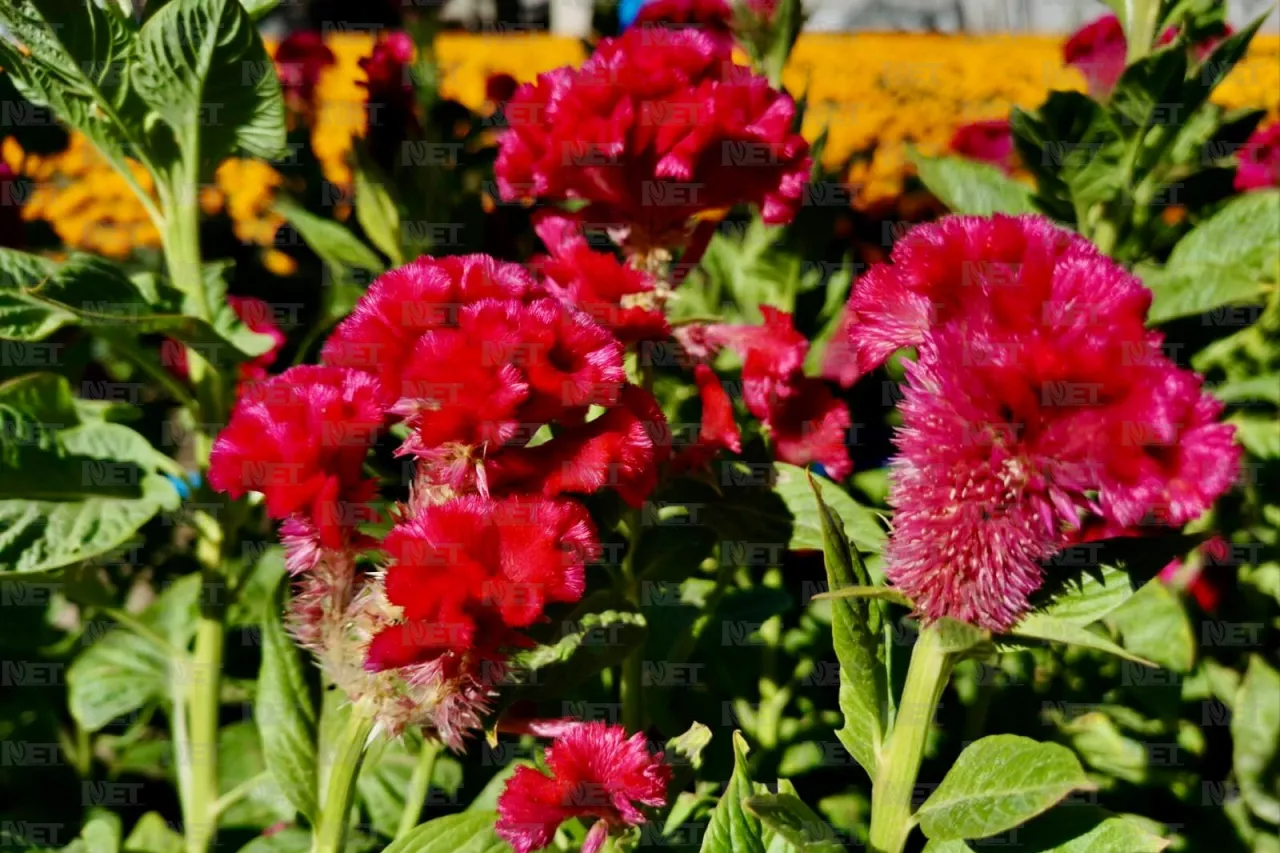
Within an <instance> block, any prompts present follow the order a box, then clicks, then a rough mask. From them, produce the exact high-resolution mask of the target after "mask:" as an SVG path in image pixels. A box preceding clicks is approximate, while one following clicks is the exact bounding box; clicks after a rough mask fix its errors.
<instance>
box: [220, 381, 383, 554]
mask: <svg viewBox="0 0 1280 853" xmlns="http://www.w3.org/2000/svg"><path fill="white" fill-rule="evenodd" d="M382 420H383V410H382V408H381V407H380V406H379V404H378V383H377V381H376V380H374V379H373V378H371V377H369V376H367V375H365V374H362V373H358V372H356V371H353V370H345V369H342V368H337V367H310V366H303V367H293V368H290V369H289V370H286V371H285V372H284V373H281V374H280V375H278V376H274V377H272V378H270V379H268V380H266V381H264V382H255V383H250V384H248V385H247V386H246V387H245V389H244V393H243V395H242V396H241V398H240V401H239V403H238V404H237V405H236V408H235V411H233V412H232V415H231V422H230V423H228V424H227V426H226V427H225V428H224V429H223V430H222V432H220V433H219V434H218V438H217V440H216V441H215V442H214V445H213V451H212V453H211V455H210V459H209V482H210V484H212V486H213V487H214V488H215V489H217V490H218V491H221V492H226V493H227V494H228V495H230V496H231V497H232V498H239V497H241V496H243V495H244V494H245V493H246V492H250V491H256V492H261V493H262V494H263V496H264V497H265V498H266V500H265V505H266V509H267V514H268V515H270V516H271V517H272V518H280V519H284V518H288V517H289V516H292V515H295V514H296V515H300V516H301V517H302V518H304V519H306V520H307V521H308V522H309V523H310V524H311V525H312V526H313V527H314V528H315V529H316V531H317V533H318V536H319V539H320V541H322V542H323V543H325V545H326V546H327V547H330V548H337V547H341V545H342V543H343V542H345V541H346V539H347V537H348V535H349V533H350V532H351V531H352V530H353V529H354V527H355V525H356V524H357V523H358V522H359V521H362V520H366V519H367V516H368V510H367V508H365V506H364V505H365V502H367V501H368V500H369V499H370V498H371V497H372V495H373V491H374V488H375V487H376V484H375V483H374V481H372V480H367V479H365V477H364V474H363V472H362V466H363V465H364V459H365V455H366V454H367V452H368V450H369V447H370V446H371V445H372V444H373V442H374V440H375V438H376V437H377V434H378V431H379V430H380V428H381V426H382Z"/></svg>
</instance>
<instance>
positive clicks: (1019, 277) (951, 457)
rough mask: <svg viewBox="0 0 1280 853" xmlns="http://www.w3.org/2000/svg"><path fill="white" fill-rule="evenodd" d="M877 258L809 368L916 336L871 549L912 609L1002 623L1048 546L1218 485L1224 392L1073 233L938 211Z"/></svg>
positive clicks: (1205, 502)
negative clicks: (1181, 358)
mask: <svg viewBox="0 0 1280 853" xmlns="http://www.w3.org/2000/svg"><path fill="white" fill-rule="evenodd" d="M892 260H893V262H892V264H881V265H877V266H875V267H873V268H872V269H871V270H870V271H869V272H868V273H867V274H866V275H865V276H863V278H862V279H861V280H860V281H859V282H858V284H857V286H856V288H855V290H854V292H853V294H852V295H851V297H850V300H849V304H848V306H847V307H846V310H845V316H844V318H843V323H844V325H843V331H842V334H841V335H839V336H838V338H837V343H836V344H833V346H832V347H831V348H830V349H829V350H828V357H827V370H828V374H829V375H830V376H831V377H832V378H835V379H838V380H839V381H841V382H843V383H846V384H849V383H852V382H853V381H854V380H856V379H858V378H859V377H861V376H863V375H865V374H866V373H868V372H869V371H871V370H873V369H874V368H876V367H878V366H879V365H881V364H883V363H884V362H885V360H886V359H888V358H889V356H890V355H892V354H893V353H894V352H896V351H897V350H900V349H902V348H904V347H916V348H918V353H919V355H918V358H917V360H916V361H914V362H912V363H910V364H908V365H907V382H906V389H905V394H904V398H903V401H902V403H901V405H900V409H899V410H900V411H901V413H902V420H903V422H902V427H901V428H900V429H899V430H898V433H897V436H896V439H895V440H896V444H897V447H898V451H899V455H898V456H897V457H896V459H895V460H894V461H893V463H892V469H893V484H892V489H891V492H890V503H891V504H892V506H893V507H894V510H895V515H894V534H893V537H892V539H891V542H890V545H889V548H888V551H887V554H886V556H887V558H888V575H889V577H890V579H891V580H892V581H893V583H894V584H896V585H897V586H898V587H900V588H901V589H902V590H903V591H905V592H906V593H908V594H909V595H910V596H911V597H912V599H913V600H914V601H915V602H916V606H917V608H918V609H919V611H920V612H921V613H922V614H923V615H924V616H925V617H926V618H929V619H938V618H941V617H944V616H945V617H952V618H955V619H959V620H963V621H965V622H970V623H974V624H978V625H981V626H983V627H986V628H989V629H992V630H1003V629H1007V628H1009V627H1010V626H1012V625H1013V624H1014V623H1016V622H1017V621H1018V619H1019V618H1020V617H1021V616H1022V615H1023V614H1024V613H1026V612H1027V610H1028V609H1029V607H1030V605H1029V598H1030V596H1031V594H1032V593H1033V592H1035V591H1036V590H1037V589H1038V588H1039V587H1040V585H1041V584H1042V582H1043V578H1044V568H1043V564H1044V562H1045V561H1046V560H1049V559H1050V558H1051V557H1053V555H1054V554H1055V553H1056V552H1058V551H1059V550H1061V549H1062V548H1064V547H1066V546H1068V545H1070V544H1072V543H1074V542H1079V541H1083V540H1085V539H1086V538H1099V536H1098V533H1097V531H1102V533H1101V535H1103V536H1116V535H1126V534H1135V533H1137V532H1138V531H1139V529H1140V528H1142V527H1143V526H1149V525H1153V524H1154V525H1181V524H1183V523H1185V522H1187V521H1189V520H1191V519H1193V518H1195V517H1197V516H1198V515H1200V514H1201V513H1202V512H1204V510H1206V509H1207V508H1208V507H1209V506H1210V505H1211V504H1212V502H1213V501H1214V500H1215V499H1216V498H1217V497H1218V496H1219V495H1221V494H1222V493H1223V492H1224V491H1226V490H1227V489H1228V488H1229V487H1230V486H1231V484H1232V482H1233V480H1234V478H1235V475H1236V471H1237V468H1238V465H1239V456H1240V452H1239V448H1238V447H1236V446H1235V445H1234V443H1233V428H1232V427H1231V426H1229V425H1226V424H1223V423H1220V422H1219V420H1218V419H1219V416H1220V414H1221V412H1222V405H1221V404H1220V403H1219V402H1217V401H1216V400H1215V399H1214V398H1213V397H1211V396H1210V395H1209V394H1208V393H1207V392H1206V391H1205V390H1204V389H1203V388H1202V387H1201V379H1200V377H1199V376H1197V375H1196V374H1194V373H1192V372H1190V371H1188V370H1184V369H1182V368H1179V367H1178V366H1177V365H1175V364H1174V363H1173V362H1172V361H1170V360H1169V358H1168V357H1167V356H1165V354H1164V353H1163V351H1162V349H1161V345H1162V336H1161V334H1160V333H1159V332H1157V331H1153V330H1151V329H1148V328H1147V327H1146V322H1145V321H1146V315H1147V310H1148V308H1149V306H1150V303H1151V293H1150V292H1149V291H1148V290H1147V289H1146V288H1145V287H1144V286H1143V285H1142V283H1141V282H1140V281H1139V280H1138V279H1137V278H1135V277H1134V276H1132V275H1130V274H1128V273H1127V272H1125V271H1124V270H1123V269H1122V268H1121V267H1119V266H1118V265H1117V264H1115V263H1114V262H1113V261H1111V260H1110V259H1109V258H1107V257H1105V256H1104V255H1102V254H1101V253H1100V252H1098V250H1097V249H1096V248H1095V247H1094V246H1093V245H1092V244H1091V243H1089V242H1088V241H1087V240H1085V239H1084V238H1082V237H1080V236H1078V235H1076V234H1074V233H1071V232H1068V231H1064V230H1062V229H1060V228H1058V227H1057V226H1055V225H1053V224H1052V223H1051V222H1049V221H1048V220H1046V219H1044V218H1041V217H1035V216H1022V217H1016V218H1015V217H1008V216H995V217H993V218H990V219H987V218H978V217H964V216H955V217H949V218H946V219H943V220H941V221H939V222H936V223H931V224H928V225H922V226H918V227H917V228H915V229H914V230H912V231H911V232H909V233H908V234H907V235H906V236H905V237H904V238H903V239H902V240H900V241H899V242H898V244H897V245H896V246H895V247H894V250H893V254H892ZM1085 530H1089V531H1091V532H1090V533H1088V534H1086V533H1085V532H1084V531H1085Z"/></svg>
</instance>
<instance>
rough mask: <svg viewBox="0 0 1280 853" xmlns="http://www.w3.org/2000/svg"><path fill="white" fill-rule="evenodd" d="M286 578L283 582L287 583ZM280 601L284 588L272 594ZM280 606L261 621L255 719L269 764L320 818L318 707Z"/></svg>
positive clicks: (300, 804) (310, 815)
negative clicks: (286, 627) (282, 616)
mask: <svg viewBox="0 0 1280 853" xmlns="http://www.w3.org/2000/svg"><path fill="white" fill-rule="evenodd" d="M287 586H288V585H287V583H284V584H281V587H282V589H287ZM273 600H274V601H276V602H277V604H278V605H280V604H282V603H283V598H282V596H281V595H280V594H277V595H275V596H273ZM282 609H283V608H282V607H281V606H277V607H274V608H272V609H271V612H269V613H268V614H267V615H266V618H265V619H263V621H262V668H261V670H260V671H259V674H258V694H257V702H256V704H255V706H254V714H253V716H254V719H255V720H257V723H258V735H259V737H261V738H262V753H263V757H264V758H265V759H266V764H267V769H268V770H270V771H271V775H272V776H273V777H275V780H276V784H278V785H279V786H280V790H281V791H283V792H284V795H285V796H286V797H288V798H289V802H291V803H293V804H294V806H296V807H297V809H298V811H300V812H302V814H304V815H306V817H307V819H308V820H310V821H311V822H312V823H313V824H314V823H316V821H317V818H318V814H319V808H318V806H317V794H316V778H317V773H316V712H315V708H314V706H313V705H312V703H311V694H310V691H309V690H308V689H307V682H306V679H305V677H304V675H303V670H302V663H301V661H300V660H299V656H298V649H297V648H296V647H295V646H294V644H293V641H292V640H291V639H290V638H289V635H288V634H287V633H285V630H284V625H283V624H282V623H281V612H282Z"/></svg>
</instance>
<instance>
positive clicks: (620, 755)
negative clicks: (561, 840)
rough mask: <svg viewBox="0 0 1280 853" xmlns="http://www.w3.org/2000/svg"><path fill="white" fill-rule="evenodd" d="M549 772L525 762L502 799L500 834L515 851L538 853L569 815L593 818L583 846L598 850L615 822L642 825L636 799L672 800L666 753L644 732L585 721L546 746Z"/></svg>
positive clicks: (652, 803)
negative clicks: (629, 732)
mask: <svg viewBox="0 0 1280 853" xmlns="http://www.w3.org/2000/svg"><path fill="white" fill-rule="evenodd" d="M547 768H548V769H549V770H550V771H551V775H550V776H546V775H544V774H543V773H541V772H540V771H538V770H535V769H534V768H532V767H521V768H519V769H518V770H516V772H515V774H514V775H513V776H512V777H511V779H510V780H509V781H508V782H507V787H506V789H505V790H503V792H502V796H501V797H499V798H498V823H497V826H496V829H497V832H498V834H499V835H500V836H502V837H503V838H504V839H506V840H507V842H508V843H509V844H511V846H512V847H513V848H515V850H516V853H532V851H534V850H541V849H542V848H544V847H546V846H548V845H549V844H551V841H552V839H553V838H554V837H555V831H556V828H557V827H558V826H559V825H560V824H561V823H563V822H564V821H566V820H569V819H570V818H575V817H579V818H586V817H595V818H599V821H598V822H597V823H596V824H595V825H594V826H592V827H591V830H590V832H588V833H587V838H586V840H585V841H583V843H582V853H596V851H598V850H599V849H600V847H601V846H602V845H603V844H604V842H605V839H606V838H607V837H608V834H609V830H610V829H611V828H625V827H629V826H639V825H640V824H642V823H644V822H645V816H644V813H643V812H641V811H640V809H639V808H637V807H636V804H637V803H639V804H642V805H646V806H655V807H656V806H662V805H664V804H665V803H666V801H667V785H668V783H669V782H670V781H671V768H670V767H668V766H666V765H665V764H663V763H662V753H658V754H657V755H650V754H649V749H648V744H647V742H646V740H645V736H644V735H643V734H640V733H637V734H634V735H632V736H631V737H630V738H628V737H627V734H626V730H625V729H624V728H622V727H621V726H613V725H608V724H606V723H601V722H592V723H580V724H578V725H577V726H574V727H571V728H569V729H567V730H566V731H564V732H563V733H562V734H561V735H560V736H558V737H557V738H556V739H555V741H554V742H553V743H552V745H551V746H550V747H549V748H548V749H547Z"/></svg>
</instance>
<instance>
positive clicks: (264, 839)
mask: <svg viewBox="0 0 1280 853" xmlns="http://www.w3.org/2000/svg"><path fill="white" fill-rule="evenodd" d="M310 849H311V833H310V832H308V831H307V830H305V829H299V828H298V827H296V826H288V827H285V828H284V829H282V830H280V831H279V832H273V833H272V834H270V835H259V836H256V837H255V838H254V839H253V840H252V841H250V842H249V843H248V844H246V845H245V846H243V847H241V848H240V851H239V853H307V851H308V850H310Z"/></svg>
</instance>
